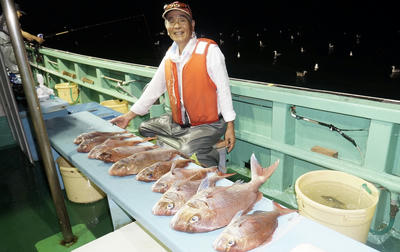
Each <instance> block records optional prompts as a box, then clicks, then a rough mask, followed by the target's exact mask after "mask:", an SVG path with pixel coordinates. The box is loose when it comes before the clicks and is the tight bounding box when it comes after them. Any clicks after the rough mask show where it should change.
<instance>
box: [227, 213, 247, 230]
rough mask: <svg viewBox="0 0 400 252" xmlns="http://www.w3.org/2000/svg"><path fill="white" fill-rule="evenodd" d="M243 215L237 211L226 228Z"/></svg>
mask: <svg viewBox="0 0 400 252" xmlns="http://www.w3.org/2000/svg"><path fill="white" fill-rule="evenodd" d="M242 215H243V210H240V211H238V212H237V213H236V214H235V215H234V216H233V218H232V220H231V221H230V222H229V224H228V226H229V225H231V224H233V223H235V222H236V221H237V220H238V219H239V218H240V217H241V216H242Z"/></svg>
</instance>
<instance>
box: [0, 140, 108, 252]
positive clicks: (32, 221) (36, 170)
mask: <svg viewBox="0 0 400 252" xmlns="http://www.w3.org/2000/svg"><path fill="white" fill-rule="evenodd" d="M0 159H1V160H2V165H1V168H0V192H1V194H2V195H1V197H0V240H1V248H0V251H2V252H18V251H21V252H29V251H36V248H35V244H36V243H37V242H39V241H41V240H44V239H46V238H48V237H50V236H52V235H54V234H56V233H59V232H60V226H59V225H58V220H57V215H56V212H55V208H54V204H53V201H52V198H51V196H50V191H49V186H48V183H47V179H46V176H45V173H44V169H43V167H42V165H41V164H40V163H39V162H37V163H35V164H34V165H32V164H30V163H29V161H28V160H27V159H26V158H25V156H24V154H23V153H22V152H21V151H20V150H19V147H18V146H16V145H14V146H8V147H7V148H5V149H4V148H3V149H2V150H1V151H0ZM64 197H65V203H66V207H67V211H68V214H69V218H70V222H71V226H75V225H77V224H85V225H86V227H87V228H88V230H89V231H90V232H91V233H92V234H93V235H94V236H95V237H96V238H98V237H101V236H103V235H105V234H107V233H109V232H111V231H113V225H112V221H111V217H110V214H109V209H108V202H107V199H106V198H104V199H101V200H99V201H97V202H94V203H88V204H78V203H73V202H71V201H69V200H68V199H67V197H66V195H65V191H64Z"/></svg>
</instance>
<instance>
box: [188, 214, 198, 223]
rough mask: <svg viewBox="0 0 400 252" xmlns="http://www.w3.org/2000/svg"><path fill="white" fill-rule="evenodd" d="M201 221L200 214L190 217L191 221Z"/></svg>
mask: <svg viewBox="0 0 400 252" xmlns="http://www.w3.org/2000/svg"><path fill="white" fill-rule="evenodd" d="M198 221H199V216H197V215H193V216H192V218H190V223H196V222H198Z"/></svg>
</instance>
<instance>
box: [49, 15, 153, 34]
mask: <svg viewBox="0 0 400 252" xmlns="http://www.w3.org/2000/svg"><path fill="white" fill-rule="evenodd" d="M139 17H143V18H145V16H144V15H143V14H140V15H135V16H129V17H124V18H118V19H113V20H110V21H105V22H100V23H96V24H91V25H85V26H81V27H78V28H71V29H68V30H65V31H61V32H57V33H53V34H49V35H44V39H49V38H53V37H57V36H61V35H65V34H68V33H71V32H76V31H81V30H86V29H90V28H93V27H97V26H102V25H107V24H112V23H117V22H122V21H126V20H130V19H134V18H139Z"/></svg>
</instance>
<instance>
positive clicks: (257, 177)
mask: <svg viewBox="0 0 400 252" xmlns="http://www.w3.org/2000/svg"><path fill="white" fill-rule="evenodd" d="M278 165H279V159H278V160H277V161H275V163H273V164H272V165H270V166H269V167H268V168H263V167H262V166H261V165H260V163H259V162H258V161H257V158H256V156H255V155H254V153H253V154H252V155H251V158H250V167H251V180H252V181H257V182H260V183H261V184H262V183H264V182H265V181H267V179H268V178H269V177H271V175H272V174H273V173H274V171H275V170H276V168H277V167H278Z"/></svg>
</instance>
